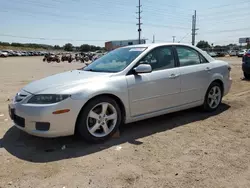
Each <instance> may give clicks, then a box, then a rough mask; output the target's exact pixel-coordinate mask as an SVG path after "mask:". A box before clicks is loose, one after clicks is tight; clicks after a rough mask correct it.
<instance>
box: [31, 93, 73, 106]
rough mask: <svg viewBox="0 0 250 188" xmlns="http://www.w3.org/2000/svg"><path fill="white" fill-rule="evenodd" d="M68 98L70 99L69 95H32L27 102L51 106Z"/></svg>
mask: <svg viewBox="0 0 250 188" xmlns="http://www.w3.org/2000/svg"><path fill="white" fill-rule="evenodd" d="M68 97H70V95H52V94H44V95H34V96H33V97H31V99H30V100H28V103H32V104H52V103H57V102H60V101H62V100H65V99H67V98H68Z"/></svg>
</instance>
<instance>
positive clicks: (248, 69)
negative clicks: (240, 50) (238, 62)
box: [242, 50, 250, 80]
mask: <svg viewBox="0 0 250 188" xmlns="http://www.w3.org/2000/svg"><path fill="white" fill-rule="evenodd" d="M242 71H243V74H244V77H245V79H248V80H249V79H250V50H248V51H247V52H246V53H245V54H244V55H243V57H242Z"/></svg>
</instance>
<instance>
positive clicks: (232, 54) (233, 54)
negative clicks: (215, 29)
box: [229, 50, 237, 56]
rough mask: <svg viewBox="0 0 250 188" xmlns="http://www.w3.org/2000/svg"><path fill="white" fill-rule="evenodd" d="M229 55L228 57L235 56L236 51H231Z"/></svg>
mask: <svg viewBox="0 0 250 188" xmlns="http://www.w3.org/2000/svg"><path fill="white" fill-rule="evenodd" d="M229 55H230V56H237V51H236V50H231V51H230V52H229Z"/></svg>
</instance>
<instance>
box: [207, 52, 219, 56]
mask: <svg viewBox="0 0 250 188" xmlns="http://www.w3.org/2000/svg"><path fill="white" fill-rule="evenodd" d="M208 55H210V56H211V57H217V54H216V53H215V52H208Z"/></svg>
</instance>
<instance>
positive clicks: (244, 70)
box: [242, 62, 250, 74]
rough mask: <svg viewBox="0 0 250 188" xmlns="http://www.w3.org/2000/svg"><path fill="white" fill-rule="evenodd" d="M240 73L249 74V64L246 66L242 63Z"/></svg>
mask: <svg viewBox="0 0 250 188" xmlns="http://www.w3.org/2000/svg"><path fill="white" fill-rule="evenodd" d="M242 71H243V72H245V73H247V74H250V64H246V63H244V62H243V63H242Z"/></svg>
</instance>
